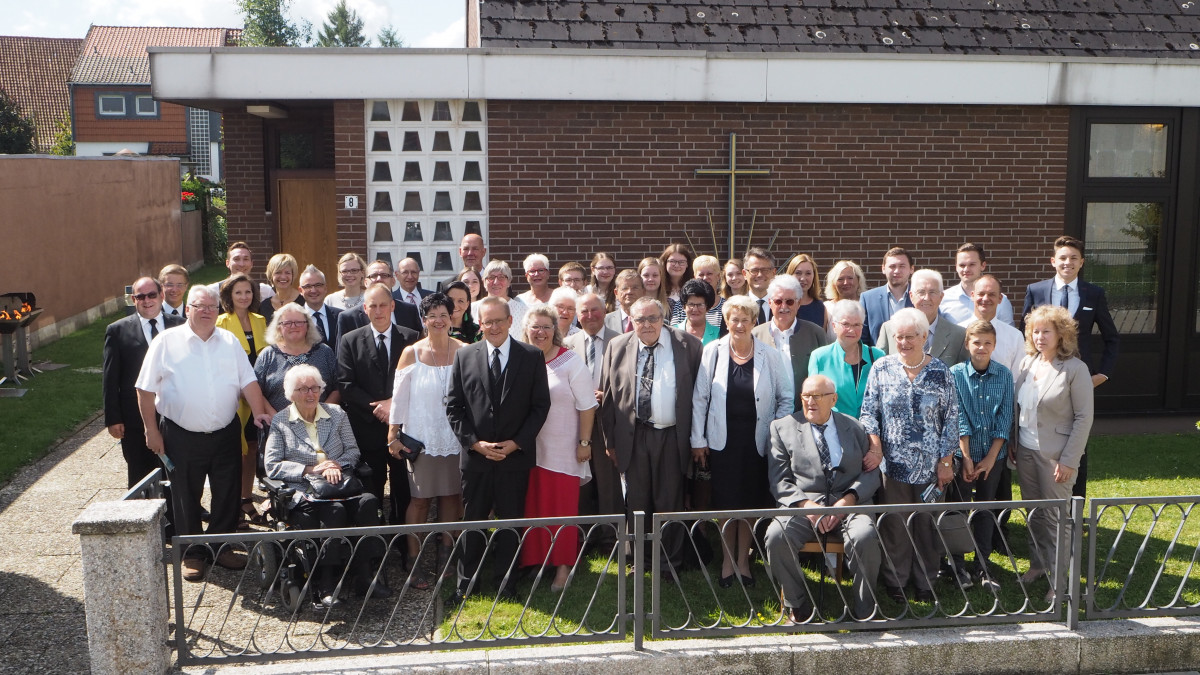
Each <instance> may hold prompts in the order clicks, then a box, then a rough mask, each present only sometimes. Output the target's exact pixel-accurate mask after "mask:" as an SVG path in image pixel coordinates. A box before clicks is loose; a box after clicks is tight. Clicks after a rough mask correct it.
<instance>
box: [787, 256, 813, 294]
mask: <svg viewBox="0 0 1200 675" xmlns="http://www.w3.org/2000/svg"><path fill="white" fill-rule="evenodd" d="M801 263H808V264H809V265H812V268H813V280H812V284H811V285H810V286H809V287H808V293H807V295H808V297H810V298H812V299H813V300H820V299H821V291H820V290H819V289H818V282H817V280H818V279H820V278H821V270H819V269H817V261H816V260H813V259H812V256H810V255H809V254H807V253H797V254H796V255H794V256H792V259H791V260H790V261H788V265H787V273H788V274H795V273H796V268H797V267H799V266H800V264H801Z"/></svg>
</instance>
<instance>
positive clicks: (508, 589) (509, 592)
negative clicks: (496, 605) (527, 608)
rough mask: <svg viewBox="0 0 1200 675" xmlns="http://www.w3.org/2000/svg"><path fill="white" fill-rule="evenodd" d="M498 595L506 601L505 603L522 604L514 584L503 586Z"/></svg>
mask: <svg viewBox="0 0 1200 675" xmlns="http://www.w3.org/2000/svg"><path fill="white" fill-rule="evenodd" d="M497 595H499V596H500V599H501V600H504V601H505V602H520V598H518V597H517V588H516V586H515V585H513V584H506V585H504V586H502V587H501V588H500V592H499V593H497Z"/></svg>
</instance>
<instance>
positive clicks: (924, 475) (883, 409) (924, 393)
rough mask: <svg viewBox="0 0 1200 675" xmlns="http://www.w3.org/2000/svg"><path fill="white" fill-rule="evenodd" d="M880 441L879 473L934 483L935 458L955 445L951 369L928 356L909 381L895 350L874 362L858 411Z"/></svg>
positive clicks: (911, 481) (947, 453)
mask: <svg viewBox="0 0 1200 675" xmlns="http://www.w3.org/2000/svg"><path fill="white" fill-rule="evenodd" d="M859 421H860V422H862V424H863V427H865V428H866V431H867V433H868V434H871V435H873V436H879V438H880V440H881V441H882V444H883V458H884V467H883V473H884V475H886V476H887V477H888V478H891V479H892V480H898V481H900V482H902V483H908V484H909V485H923V484H925V483H932V482H933V481H934V480H935V479H936V477H937V461H938V458H940V457H947V456H950V455H953V454H954V452H955V450H956V449H957V448H958V393H957V391H956V389H955V387H954V378H953V376H951V375H950V369H949V368H948V367H946V364H945V363H942V362H941V361H939V360H938V359H932V360H931V361H930V362H929V364H928V365H927V366H925V367H924V368H922V369H921V372H920V373H918V374H917V377H916V379H914V380H912V381H911V382H910V381H909V379H908V374H907V373H906V372H905V369H904V364H903V362H902V361H901V360H900V356H899V355H898V354H893V355H890V356H885V357H883V358H882V359H879V360H878V361H876V362H875V365H874V366H872V368H871V374H870V375H869V376H868V378H867V391H866V394H865V395H864V396H863V403H862V414H861V415H860V417H859Z"/></svg>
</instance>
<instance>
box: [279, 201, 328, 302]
mask: <svg viewBox="0 0 1200 675" xmlns="http://www.w3.org/2000/svg"><path fill="white" fill-rule="evenodd" d="M278 185H279V250H280V251H282V252H285V253H291V254H292V255H293V256H295V257H296V262H297V263H299V265H300V270H301V271H303V270H304V268H305V267H307V266H309V265H316V266H317V267H318V268H319V269H320V270H321V271H322V272H324V273H325V281H326V285H327V290H328V291H329V292H330V293H332V292H334V291H336V290H338V285H337V260H338V257H339V256H340V253H339V252H338V250H337V195H336V189H335V187H334V180H333V179H332V178H281V179H279V182H278ZM298 283H299V279H297V285H298Z"/></svg>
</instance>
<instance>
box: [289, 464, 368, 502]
mask: <svg viewBox="0 0 1200 675" xmlns="http://www.w3.org/2000/svg"><path fill="white" fill-rule="evenodd" d="M304 479H305V480H307V481H308V490H307V493H308V496H309V497H311V498H313V499H347V498H349V497H357V496H359V495H361V494H362V493H363V489H364V488H363V484H362V481H361V480H359V478H358V476H356V475H354V473H353V472H352V471H350V470H349V469H348V468H346V467H343V468H342V480H341V481H340V482H337V483H330V482H329V481H327V480H325V477H324V476H322V475H320V474H310V475H307V476H305V477H304Z"/></svg>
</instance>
